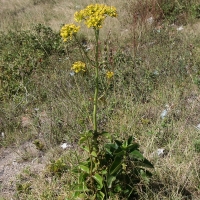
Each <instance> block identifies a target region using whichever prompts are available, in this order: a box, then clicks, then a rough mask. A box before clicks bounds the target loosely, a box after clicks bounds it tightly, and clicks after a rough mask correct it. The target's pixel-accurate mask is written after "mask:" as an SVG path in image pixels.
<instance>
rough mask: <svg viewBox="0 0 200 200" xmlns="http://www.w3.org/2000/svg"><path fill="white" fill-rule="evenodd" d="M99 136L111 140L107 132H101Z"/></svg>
mask: <svg viewBox="0 0 200 200" xmlns="http://www.w3.org/2000/svg"><path fill="white" fill-rule="evenodd" d="M99 136H103V137H105V138H108V139H110V140H111V134H110V133H108V132H102V133H100V134H99Z"/></svg>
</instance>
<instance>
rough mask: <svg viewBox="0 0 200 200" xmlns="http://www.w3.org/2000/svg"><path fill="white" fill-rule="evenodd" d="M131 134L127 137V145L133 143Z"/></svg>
mask: <svg viewBox="0 0 200 200" xmlns="http://www.w3.org/2000/svg"><path fill="white" fill-rule="evenodd" d="M133 140H134V139H133V136H130V137H129V138H128V145H130V144H132V143H133Z"/></svg>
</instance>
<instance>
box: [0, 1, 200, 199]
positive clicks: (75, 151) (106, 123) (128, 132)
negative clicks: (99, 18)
mask: <svg viewBox="0 0 200 200" xmlns="http://www.w3.org/2000/svg"><path fill="white" fill-rule="evenodd" d="M0 2H1V0H0ZM27 2H28V3H29V5H26V4H27ZM27 2H26V3H25V2H24V3H23V1H21V2H20V3H19V2H18V3H16V5H15V6H14V2H13V4H12V6H13V7H12V8H11V7H9V8H8V6H11V5H8V4H7V3H6V2H5V3H4V4H2V5H3V6H2V8H0V11H1V9H2V12H0V16H2V15H4V16H5V17H4V18H2V19H4V20H3V21H2V23H1V26H0V27H1V37H0V149H2V151H3V150H4V148H9V147H11V146H12V147H15V146H16V147H17V146H20V145H22V144H24V143H25V142H27V141H29V142H31V144H34V145H35V148H36V149H37V151H36V153H35V154H33V155H32V154H31V153H32V149H31V150H27V151H25V153H26V152H28V154H27V155H25V153H24V154H23V155H22V156H21V157H23V159H21V161H20V162H22V163H23V162H29V161H30V163H31V165H34V164H35V163H36V161H37V162H40V160H41V159H45V160H47V163H46V167H45V168H44V169H42V168H41V170H38V173H36V171H34V173H33V172H32V171H31V167H30V168H29V169H28V170H26V169H25V170H24V171H23V172H19V174H16V176H17V181H16V182H15V183H14V184H15V187H14V188H11V190H12V193H10V194H9V193H8V192H5V191H6V189H7V188H4V186H3V185H0V199H10V198H13V199H22V200H23V199H52V200H53V199H61V200H62V199H63V200H64V199H73V198H74V199H75V197H74V196H79V199H91V198H92V197H91V196H94V195H95V194H97V193H98V195H99V196H98V198H97V197H95V198H96V199H103V198H104V199H128V194H129V195H130V196H131V195H132V197H131V199H174V200H177V199H199V198H200V190H199V188H200V176H199V171H200V167H199V152H200V142H199V141H200V138H199V131H200V130H199V124H200V115H199V111H200V109H199V100H200V99H199V97H200V91H199V87H200V77H199V75H200V72H199V70H200V57H199V52H200V45H199V41H200V36H199V33H200V30H199V29H198V28H196V29H195V30H194V31H193V32H191V27H192V26H193V25H195V27H198V26H200V22H199V14H200V11H199V7H200V3H199V1H198V0H191V1H175V0H170V1H165V0H146V1H142V2H141V1H138V0H127V1H124V2H122V1H119V2H116V4H115V5H114V6H115V7H116V8H117V10H120V12H119V13H118V18H117V19H116V20H114V19H111V20H110V21H109V20H108V21H106V22H105V23H106V24H105V26H106V28H104V27H103V28H102V32H101V31H100V35H99V41H98V48H99V50H98V51H97V52H98V63H99V64H98V65H99V66H101V70H99V74H98V76H99V79H98V82H96V83H97V84H96V85H95V77H94V76H93V74H94V73H95V66H97V65H96V64H97V60H95V55H97V54H96V52H95V51H96V48H95V47H96V46H95V39H93V34H92V31H91V32H90V31H87V30H86V29H84V28H83V32H82V34H81V35H80V34H77V35H76V42H75V41H73V40H69V41H67V43H64V42H63V41H62V39H61V36H60V33H59V30H60V27H61V26H62V25H63V24H65V23H68V22H69V23H71V19H72V17H73V13H74V12H75V11H79V10H81V9H83V8H84V7H85V6H87V5H89V4H91V2H89V1H87V2H86V1H84V2H81V1H70V2H68V5H66V4H65V3H64V1H62V0H60V1H59V2H57V1H45V0H43V1H27ZM98 2H101V1H98ZM59 3H60V4H59ZM106 4H108V5H113V4H112V2H106ZM61 6H62V9H61ZM63 6H65V7H66V9H68V10H69V13H68V14H67V17H65V16H64V14H61V11H62V13H63V12H64V10H63ZM119 6H120V9H119ZM39 7H41V9H43V10H46V14H45V16H44V15H41V14H40V13H39V12H38V15H37V14H35V22H36V23H35V24H34V23H33V22H34V17H30V16H29V15H27V18H26V17H25V16H24V15H23V13H27V12H28V10H26V9H29V11H30V12H29V14H31V13H36V12H34V11H36V9H38V8H39ZM21 9H22V10H21ZM70 9H71V10H70ZM8 10H10V11H8ZM58 10H59V12H57V11H58ZM72 11H73V12H72ZM54 12H55V13H54ZM50 13H51V14H50ZM52 13H53V14H52ZM36 15H37V16H36ZM41 16H42V17H41ZM71 16H72V17H71ZM39 17H40V18H39ZM31 18H32V19H33V21H32V22H31V23H30V21H28V20H30V19H31ZM65 18H66V20H65ZM67 18H68V19H67ZM13 19H16V20H13ZM53 19H54V20H53ZM57 19H58V20H57ZM20 20H22V22H23V23H20ZM26 20H27V21H26ZM55 20H57V23H56V24H54V23H55ZM112 20H113V22H111V21H112ZM5 22H6V23H5ZM8 24H9V26H7V25H8ZM107 27H108V28H107ZM81 48H83V50H81ZM86 55H87V56H88V57H87V56H86ZM88 58H89V59H90V61H89V59H88ZM96 58H97V57H96ZM79 60H80V61H82V62H83V63H86V65H85V66H84V67H83V65H81V66H82V68H81V69H84V70H82V71H81V73H74V69H76V70H78V69H79V68H77V67H80V66H79V65H78V64H77V65H76V66H74V67H75V68H72V69H71V66H72V65H73V63H75V62H76V61H79ZM89 63H92V65H89ZM79 64H80V63H79ZM93 66H94V67H93ZM108 71H109V72H110V74H107V77H106V72H108ZM111 72H113V73H112V74H111ZM108 75H110V76H108ZM97 85H98V94H99V95H98V97H97V99H96V100H97V102H98V112H97V113H96V122H95V120H94V117H93V116H91V113H92V112H93V106H94V105H93V103H94V99H93V98H94V94H93V92H94V91H95V88H96V86H97ZM95 123H96V125H95V126H94V124H95ZM95 127H96V128H97V127H98V131H97V129H96V128H95ZM87 130H92V131H89V132H87ZM96 131H97V132H96ZM85 132H86V133H88V134H86V135H84V134H83V133H85ZM96 133H98V134H99V135H98V137H97V138H98V142H97V141H95V140H96V139H95V138H94V136H97V135H95V134H96ZM100 133H102V135H105V136H106V137H103V136H102V135H101V134H100ZM108 133H109V134H108ZM108 136H109V137H108ZM80 139H81V140H80ZM79 140H80V141H81V142H80V143H81V145H82V148H81V146H80V143H79V142H78V141H79ZM64 142H66V143H68V144H70V148H66V149H65V150H62V148H61V147H60V145H61V144H62V143H64ZM84 142H88V143H86V144H85V143H84ZM96 142H97V143H98V144H99V146H97V143H96ZM104 144H105V145H104ZM88 145H89V146H88ZM90 145H91V146H92V147H93V148H91V146H90ZM125 146H126V148H125ZM44 149H45V151H44ZM50 151H51V153H52V154H53V155H51V156H49V154H48V153H49V152H50ZM119 154H120V155H119ZM0 155H1V152H0ZM117 155H118V156H117ZM34 156H35V157H36V158H33V157H34ZM48 156H49V157H50V158H49V159H47V158H46V157H48ZM91 156H92V158H91ZM2 159H3V158H2ZM95 159H96V160H95ZM31 160H32V161H31ZM94 160H95V161H94ZM17 162H18V161H15V163H17ZM91 163H93V164H94V163H96V165H93V164H91ZM119 163H120V165H119ZM151 163H152V164H153V166H154V169H149V171H145V170H146V168H143V167H144V165H146V166H147V165H148V166H149V167H152V164H151ZM1 164H2V163H1ZM2 166H3V165H2ZM114 166H116V168H115V169H114ZM118 166H119V167H118ZM76 167H77V168H76ZM7 168H8V166H6V167H4V166H3V168H1V165H0V177H1V176H5V174H6V173H5V172H6V170H7ZM74 168H75V169H76V170H75V169H74ZM1 169H2V174H1ZM91 169H92V171H90V170H91ZM88 170H89V172H88ZM114 170H115V171H114ZM112 171H114V172H113V173H112V175H113V176H112V177H111V176H110V177H109V174H108V172H112ZM144 172H147V173H144ZM77 173H78V174H77ZM148 175H151V176H148ZM78 177H79V178H78ZM113 177H114V178H113ZM108 178H109V180H108ZM119 179H121V182H119V181H118V180H119ZM130 179H131V180H133V179H134V181H133V182H129V181H130ZM125 180H126V181H125ZM127 182H129V183H130V184H129V187H126V186H127V185H126V184H127ZM77 183H82V184H81V186H84V187H85V186H87V189H89V191H86V187H85V188H83V187H82V188H80V184H79V185H78V186H79V188H78V187H77ZM119 183H121V184H119ZM88 184H89V185H88ZM74 185H76V187H75V186H74ZM77 188H78V189H79V190H78V189H77ZM80 189H81V190H80ZM75 191H76V192H75ZM74 192H75V193H74ZM96 192H97V193H96ZM131 192H132V193H131ZM102 193H103V194H102ZM81 195H82V196H81ZM100 197H101V198H100Z"/></svg>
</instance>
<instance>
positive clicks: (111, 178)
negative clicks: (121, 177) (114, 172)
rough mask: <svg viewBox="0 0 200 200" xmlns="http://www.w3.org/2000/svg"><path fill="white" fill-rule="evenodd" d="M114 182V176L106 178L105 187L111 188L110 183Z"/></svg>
mask: <svg viewBox="0 0 200 200" xmlns="http://www.w3.org/2000/svg"><path fill="white" fill-rule="evenodd" d="M115 180H116V176H111V175H108V177H107V186H108V188H112V183H113V182H114V181H115Z"/></svg>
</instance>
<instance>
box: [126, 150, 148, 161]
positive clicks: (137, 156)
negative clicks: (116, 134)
mask: <svg viewBox="0 0 200 200" xmlns="http://www.w3.org/2000/svg"><path fill="white" fill-rule="evenodd" d="M129 156H130V157H131V158H134V159H137V160H144V157H143V155H142V154H141V153H140V152H139V151H138V150H134V151H132V152H130V153H129Z"/></svg>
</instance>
